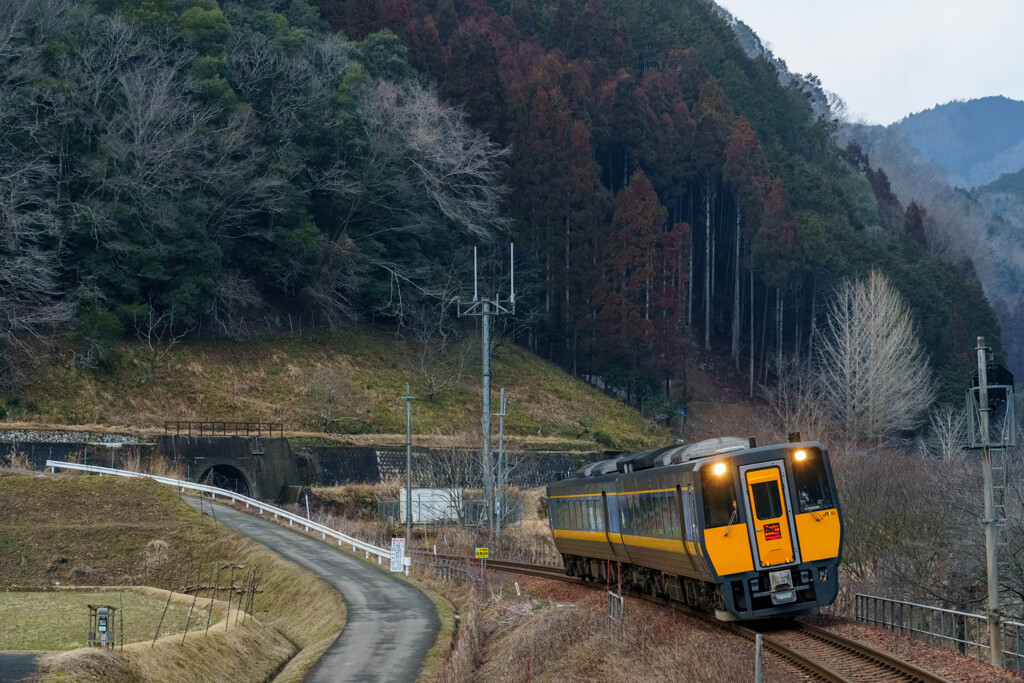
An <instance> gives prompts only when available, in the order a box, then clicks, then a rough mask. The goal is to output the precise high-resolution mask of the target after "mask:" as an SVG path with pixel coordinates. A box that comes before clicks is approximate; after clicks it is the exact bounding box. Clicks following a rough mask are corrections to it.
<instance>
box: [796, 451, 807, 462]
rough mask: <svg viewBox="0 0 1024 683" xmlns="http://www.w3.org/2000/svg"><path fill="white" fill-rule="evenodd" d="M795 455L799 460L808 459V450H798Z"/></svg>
mask: <svg viewBox="0 0 1024 683" xmlns="http://www.w3.org/2000/svg"><path fill="white" fill-rule="evenodd" d="M793 457H794V458H796V460H797V462H800V461H803V460H806V459H807V451H797V452H796V453H794V454H793Z"/></svg>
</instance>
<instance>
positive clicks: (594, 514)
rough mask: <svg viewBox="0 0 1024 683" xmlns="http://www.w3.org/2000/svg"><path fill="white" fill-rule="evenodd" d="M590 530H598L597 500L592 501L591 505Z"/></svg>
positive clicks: (589, 506)
mask: <svg viewBox="0 0 1024 683" xmlns="http://www.w3.org/2000/svg"><path fill="white" fill-rule="evenodd" d="M588 508H589V513H590V514H589V517H590V530H591V531H597V501H596V500H592V501H590V503H589V505H588Z"/></svg>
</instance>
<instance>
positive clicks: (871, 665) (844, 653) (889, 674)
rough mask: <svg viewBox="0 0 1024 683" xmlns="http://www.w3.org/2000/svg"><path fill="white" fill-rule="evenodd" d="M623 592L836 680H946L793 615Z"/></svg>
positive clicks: (501, 566) (501, 563)
mask: <svg viewBox="0 0 1024 683" xmlns="http://www.w3.org/2000/svg"><path fill="white" fill-rule="evenodd" d="M414 554H415V555H419V556H421V557H422V558H423V559H425V560H427V561H428V562H429V560H430V558H436V559H438V560H446V561H465V560H467V558H466V557H464V556H459V555H434V554H431V553H414ZM468 559H469V560H470V561H476V560H475V559H474V558H468ZM484 566H485V567H486V568H487V569H489V570H491V571H499V572H508V573H515V574H525V575H527V576H537V577H541V578H545V579H552V580H555V581H562V582H564V583H574V584H577V585H583V586H588V587H592V588H603V586H602V585H600V584H597V583H591V582H588V581H582V580H581V579H578V578H576V577H574V576H568V575H566V574H565V573H564V572H565V570H564V569H562V568H561V567H555V566H552V565H538V564H531V563H528V562H516V561H513V560H498V559H488V560H487V561H486V564H485V565H484ZM623 592H624V593H627V594H628V595H630V596H631V597H636V598H640V599H642V600H646V601H647V602H653V603H656V604H659V605H664V606H668V607H671V608H672V609H674V610H676V611H679V612H682V613H684V614H686V615H688V616H691V617H694V618H697V619H701V620H702V621H704V622H706V623H708V624H712V625H714V626H716V627H718V628H722V629H724V630H727V631H729V632H731V633H734V634H735V635H738V636H740V637H742V638H746V639H748V640H751V641H753V640H754V639H755V638H756V637H757V634H758V633H760V634H761V637H762V640H763V642H764V645H765V647H766V648H767V649H768V650H769V651H770V652H772V653H773V654H775V655H777V656H779V657H781V658H782V659H783V660H785V661H786V662H787V663H788V664H789V665H790V666H792V667H794V668H796V669H798V670H800V671H803V672H805V673H807V674H810V675H811V676H813V677H815V678H818V679H820V680H824V681H830V682H834V683H850V682H851V681H864V680H880V681H881V680H884V681H891V680H897V681H915V682H921V683H949V681H948V680H947V679H945V678H942V677H941V676H938V675H936V674H933V673H931V672H930V671H926V670H925V669H922V668H920V667H918V666H915V665H914V664H911V663H909V662H906V661H903V660H901V659H899V658H897V657H895V656H893V655H890V654H888V653H885V652H881V651H879V650H876V649H874V648H872V647H869V646H867V645H864V644H863V643H858V642H856V641H853V640H850V639H849V638H845V637H843V636H840V635H837V634H835V633H832V632H830V631H825V630H824V629H821V628H818V627H817V626H811V625H809V624H804V623H802V622H799V621H793V622H791V623H792V626H793V628H791V629H788V630H785V631H768V630H759V629H757V628H756V627H751V626H748V625H740V624H737V623H735V622H727V621H719V620H718V619H715V618H714V617H712V616H711V615H709V614H707V613H706V612H701V611H699V610H696V609H693V608H692V607H689V606H687V605H683V604H682V603H679V602H673V601H671V600H665V599H663V598H658V597H655V596H652V595H648V594H646V593H636V592H634V591H623ZM786 634H793V635H796V636H797V637H801V636H802V637H805V638H808V639H812V640H813V641H815V643H817V644H819V647H820V646H824V647H827V648H831V649H832V654H826V655H825V656H819V657H815V656H813V655H811V654H809V653H806V652H802V651H801V650H800V649H799V648H796V647H793V646H791V645H789V644H787V643H784V642H782V639H781V638H780V636H782V637H784V636H785V635H786ZM850 657H853V658H854V659H855V662H854V663H855V664H856V665H857V667H858V668H857V670H855V671H852V672H850V671H841V670H837V668H839V667H837V666H836V664H835V662H838V661H842V659H843V658H845V659H847V660H849V658H850ZM849 664H850V662H849V661H847V665H848V666H849ZM871 669H874V671H871ZM851 674H853V677H852V678H851V677H849V676H850V675H851Z"/></svg>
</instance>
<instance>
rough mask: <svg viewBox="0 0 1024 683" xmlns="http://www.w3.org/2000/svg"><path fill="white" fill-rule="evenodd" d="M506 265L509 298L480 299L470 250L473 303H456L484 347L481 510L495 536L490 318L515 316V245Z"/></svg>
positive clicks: (474, 259) (511, 247)
mask: <svg viewBox="0 0 1024 683" xmlns="http://www.w3.org/2000/svg"><path fill="white" fill-rule="evenodd" d="M509 264H510V270H509V272H510V276H511V284H510V287H509V298H508V299H504V300H503V299H502V298H501V296H500V295H498V296H496V297H495V298H493V299H492V298H489V297H484V298H480V292H479V286H478V276H477V260H476V247H473V301H472V302H470V303H469V305H467V306H466V308H465V309H463V308H462V306H463V304H462V300H461V299H460V300H459V317H462V316H464V315H466V316H478V317H480V318H482V320H481V326H480V329H481V336H482V340H481V341H482V344H483V348H482V349H481V353H482V366H483V367H482V380H483V382H482V383H483V392H484V397H483V399H484V400H483V403H484V405H483V432H484V434H483V452H482V453H481V458H482V460H483V471H484V511H485V514H486V516H487V529H488V533H489V534H490V535H491V536H493V535H494V528H495V525H494V475H493V473H492V472H491V469H492V468H491V465H492V463H491V317H492V316H496V315H515V312H516V276H515V245H510V246H509Z"/></svg>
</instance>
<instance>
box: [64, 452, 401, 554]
mask: <svg viewBox="0 0 1024 683" xmlns="http://www.w3.org/2000/svg"><path fill="white" fill-rule="evenodd" d="M46 467H49V468H52V469H54V470H56V469H57V468H60V469H65V470H78V471H79V472H92V473H94V474H99V475H101V476H102V475H104V474H109V475H112V476H116V477H145V478H147V479H153V480H154V481H158V482H160V483H161V484H167V485H169V486H176V487H178V488H179V489H180V490H181V492H182V493H184V492H185V490H186V489H187V490H189V491H200V492H203V493H209V494H210V495H211V496H212V497H213V498H214V499H216V498H217V496H220V497H222V498H225V499H226V498H230V499H231V501H232V502H237V501H241V502H243V503H245V507H247V508H248V507H250V506H252V507H255V508H257V509H258V510H259V511H260V512H261V513H262V512H269V513H271V514H273V515H274V519H277V518H278V517H281V518H284V519H287V520H288V526H292V523H293V522H294V523H296V524H301V525H302V526H303V527H305V528H306V531H310V530H313V531H319V532H320V537H321V538H322V539H323V540H327V537H328V536H330V537H331V538H335V539H337V540H338V545H342V544H344V545H350V546H352V552H355V551H356V550H362V551H363V552H364V553H366V557H367V558H369V557H370V555H376V556H377V564H381V562H382V561H383V560H384V559H387V558H390V557H391V550H389V549H387V548H378V547H377V546H375V545H372V544H370V543H367V542H365V541H360V540H359V539H358V538H353V537H351V536H347V535H345V534H343V533H341V532H340V531H335V530H334V529H332V528H330V527H328V526H324V525H323V524H317V523H316V522H314V521H313V520H311V519H306V518H305V517H302V516H301V515H296V514H294V513H291V512H288V511H287V510H282V509H281V508H279V507H276V506H274V505H267V504H266V503H264V502H262V501H259V500H256V499H255V498H250V497H249V496H243V495H242V494H240V493H235V492H234V491H229V490H227V489H222V488H218V487H216V486H207V485H206V484H196V483H193V482H191V481H182V480H180V479H172V478H170V477H159V476H157V475H155V474H142V473H140V472H131V471H128V470H115V469H112V468H110V467H99V466H97V465H79V464H78V463H74V462H63V461H61V460H47V461H46ZM405 566H406V570H407V571H408V566H409V558H408V557H407V558H405Z"/></svg>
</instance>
